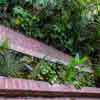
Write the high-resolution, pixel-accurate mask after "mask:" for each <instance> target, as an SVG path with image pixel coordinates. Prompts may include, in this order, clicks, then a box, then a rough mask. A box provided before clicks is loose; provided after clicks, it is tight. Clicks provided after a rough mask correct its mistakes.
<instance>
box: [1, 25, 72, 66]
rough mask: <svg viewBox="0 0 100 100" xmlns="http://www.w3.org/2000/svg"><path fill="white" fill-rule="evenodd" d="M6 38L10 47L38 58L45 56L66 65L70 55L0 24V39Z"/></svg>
mask: <svg viewBox="0 0 100 100" xmlns="http://www.w3.org/2000/svg"><path fill="white" fill-rule="evenodd" d="M5 38H6V39H8V41H9V45H10V49H12V50H15V51H18V52H22V53H24V54H28V55H31V56H34V57H38V58H45V59H46V60H49V61H52V62H59V63H61V64H65V65H67V64H68V62H69V60H70V58H71V57H70V56H69V55H67V54H64V53H62V52H60V51H58V50H56V49H54V48H53V47H50V46H47V45H45V44H43V43H41V42H39V41H37V40H35V39H31V38H28V37H26V36H24V35H22V34H21V33H18V32H15V31H13V30H11V29H10V28H6V27H4V26H2V25H0V40H1V41H2V40H4V39H5Z"/></svg>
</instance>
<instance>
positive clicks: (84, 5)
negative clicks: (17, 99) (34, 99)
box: [0, 0, 100, 100]
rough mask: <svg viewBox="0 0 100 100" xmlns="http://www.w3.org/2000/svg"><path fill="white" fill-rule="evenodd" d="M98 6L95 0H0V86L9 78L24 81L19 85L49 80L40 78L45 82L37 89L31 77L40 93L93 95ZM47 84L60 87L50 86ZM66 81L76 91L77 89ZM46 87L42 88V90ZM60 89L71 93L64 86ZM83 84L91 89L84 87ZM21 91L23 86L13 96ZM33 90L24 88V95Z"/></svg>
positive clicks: (99, 37) (99, 72) (98, 62)
mask: <svg viewBox="0 0 100 100" xmlns="http://www.w3.org/2000/svg"><path fill="white" fill-rule="evenodd" d="M99 8H100V2H99V1H98V2H97V1H96V0H94V1H92V0H89V1H88V0H76V1H73V0H67V1H66V2H65V0H53V1H52V0H39V1H38V0H22V1H20V0H14V1H13V0H11V1H9V0H0V24H1V25H0V76H4V77H6V78H1V85H2V84H3V83H2V82H3V80H4V81H5V82H6V81H7V83H8V85H7V84H6V83H5V82H4V85H5V86H4V89H6V88H5V87H6V86H7V88H9V87H11V84H12V83H11V84H10V83H9V81H12V82H15V81H16V82H20V81H21V82H22V81H24V82H25V84H24V83H23V82H22V83H23V85H25V87H26V88H27V86H26V85H27V82H30V83H31V81H32V80H40V81H47V82H49V83H50V84H51V85H50V84H49V83H45V82H40V83H39V84H42V85H43V84H45V85H43V87H41V86H40V88H38V86H37V85H36V83H37V84H38V82H37V81H34V84H35V85H36V87H37V88H36V89H40V90H41V91H42V92H41V93H42V94H43V95H42V96H47V95H49V92H50V95H49V96H51V94H52V96H54V95H57V96H59V95H60V96H63V97H64V95H65V93H67V95H68V96H76V95H77V97H78V96H79V97H80V95H81V96H82V97H84V96H87V97H99V92H100V90H99V87H100V24H99V23H100V9H99ZM2 25H4V26H7V27H9V28H6V27H4V26H2ZM12 29H13V30H15V31H13V30H12ZM40 41H41V42H40ZM46 44H47V45H46ZM55 48H56V49H55ZM57 49H58V50H57ZM59 50H60V51H59ZM61 51H62V52H61ZM11 78H14V79H11ZM16 78H21V79H22V78H24V79H28V80H29V79H31V80H29V81H26V80H21V79H16ZM18 84H19V83H18ZM32 84H33V83H32ZM53 84H60V85H57V86H58V89H56V86H55V85H53ZM61 84H65V85H63V86H62V85H61ZM68 84H71V85H72V86H73V87H76V88H82V89H80V90H77V89H75V88H72V87H70V86H69V85H68ZM12 85H13V84H12ZM46 85H48V86H49V87H47V88H48V91H47V90H45V89H46V88H44V86H46ZM66 85H67V86H66ZM32 86H33V87H34V85H32ZM60 86H61V88H63V91H62V90H60V89H61V88H60ZM53 87H54V89H55V90H57V91H59V92H57V91H55V90H53ZM66 87H70V89H71V91H69V90H70V89H68V91H67V90H66V89H64V88H66ZM84 87H91V88H89V89H90V90H89V91H88V90H87V89H86V90H85V89H83V88H84ZM92 87H93V88H92ZM95 87H97V88H95ZM14 88H15V89H16V86H14ZM21 88H22V86H21ZM30 88H32V87H30ZM41 88H42V89H43V90H42V89H41ZM50 89H51V90H50ZM95 89H96V91H95ZM19 90H20V88H19ZM40 90H39V91H40ZM7 91H8V90H7ZM12 91H13V90H12V89H11V94H12V93H13V92H14V91H13V92H12ZM25 91H26V92H27V90H25ZM36 91H37V90H36ZM36 91H35V92H36ZM44 91H45V93H46V92H48V93H47V95H45V93H44ZM64 91H65V93H64ZM86 91H88V92H86ZM92 91H93V92H92ZM97 91H98V92H97ZM4 92H5V93H6V94H7V93H8V92H6V91H5V90H4ZM22 92H24V91H23V88H22V91H21V90H20V91H18V92H15V94H13V95H16V94H17V95H19V94H20V93H22ZM26 92H25V95H26ZM35 92H34V90H33V89H32V90H30V95H33V94H35ZM55 92H57V94H56V93H55ZM9 93H10V91H9ZM39 93H40V92H39ZM6 94H4V95H6ZM23 94H24V93H23ZM36 94H38V91H37V93H36ZM53 94H54V95H53ZM8 95H10V94H8ZM72 99H75V98H72ZM54 100H55V98H54ZM75 100H77V98H76V99H75Z"/></svg>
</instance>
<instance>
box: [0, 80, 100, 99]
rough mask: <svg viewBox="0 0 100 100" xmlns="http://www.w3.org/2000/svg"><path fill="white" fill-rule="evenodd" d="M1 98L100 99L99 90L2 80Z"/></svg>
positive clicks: (29, 81)
mask: <svg viewBox="0 0 100 100" xmlns="http://www.w3.org/2000/svg"><path fill="white" fill-rule="evenodd" d="M0 96H46V97H56V96H57V97H72V96H73V97H99V98H100V89H99V88H91V87H87V88H82V89H80V90H77V89H75V88H74V87H73V86H71V85H58V84H55V85H50V84H49V83H47V82H42V81H34V80H25V79H14V78H0Z"/></svg>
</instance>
